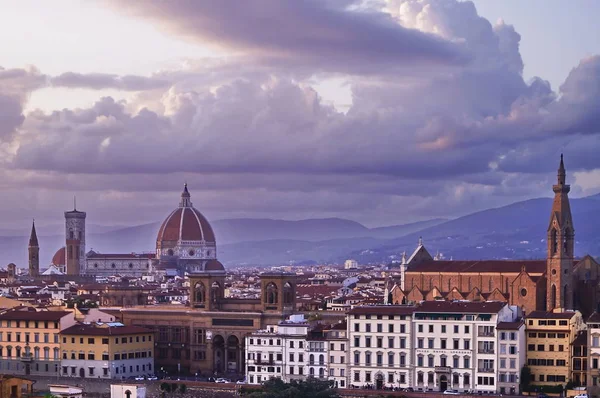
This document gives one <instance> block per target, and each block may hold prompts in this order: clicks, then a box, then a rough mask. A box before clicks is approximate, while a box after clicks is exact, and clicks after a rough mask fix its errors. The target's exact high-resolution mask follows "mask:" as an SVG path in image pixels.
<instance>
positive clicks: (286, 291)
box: [283, 282, 294, 304]
mask: <svg viewBox="0 0 600 398" xmlns="http://www.w3.org/2000/svg"><path fill="white" fill-rule="evenodd" d="M293 295H294V289H293V288H292V284H291V283H289V282H286V283H285V285H283V303H284V304H291V303H293V302H294V296H293Z"/></svg>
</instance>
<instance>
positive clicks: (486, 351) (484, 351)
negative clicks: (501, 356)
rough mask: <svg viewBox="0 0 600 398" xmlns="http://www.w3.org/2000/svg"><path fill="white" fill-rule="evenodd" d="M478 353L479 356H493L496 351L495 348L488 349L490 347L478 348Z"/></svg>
mask: <svg viewBox="0 0 600 398" xmlns="http://www.w3.org/2000/svg"><path fill="white" fill-rule="evenodd" d="M477 353H478V354H493V353H494V349H493V348H488V347H483V348H478V349H477Z"/></svg>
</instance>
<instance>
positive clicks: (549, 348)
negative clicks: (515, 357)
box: [525, 311, 585, 386]
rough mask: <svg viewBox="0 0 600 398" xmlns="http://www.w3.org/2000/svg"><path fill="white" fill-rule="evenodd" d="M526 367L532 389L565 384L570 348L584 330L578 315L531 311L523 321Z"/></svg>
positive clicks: (567, 377) (569, 312) (576, 312)
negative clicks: (537, 386)
mask: <svg viewBox="0 0 600 398" xmlns="http://www.w3.org/2000/svg"><path fill="white" fill-rule="evenodd" d="M525 327H526V339H527V366H528V367H529V369H530V370H531V383H532V384H533V385H539V386H542V385H556V384H566V383H567V382H569V381H570V377H571V344H572V343H573V341H574V340H575V338H576V337H577V335H578V333H579V332H580V331H581V330H582V329H584V328H585V324H584V323H583V319H582V317H581V313H580V312H579V311H557V312H546V311H533V312H531V313H530V314H529V315H527V317H526V319H525Z"/></svg>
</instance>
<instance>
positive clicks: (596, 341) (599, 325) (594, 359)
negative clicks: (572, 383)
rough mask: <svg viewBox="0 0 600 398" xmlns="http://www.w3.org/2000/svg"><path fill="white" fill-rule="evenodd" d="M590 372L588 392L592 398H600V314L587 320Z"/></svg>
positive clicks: (588, 374) (595, 313)
mask: <svg viewBox="0 0 600 398" xmlns="http://www.w3.org/2000/svg"><path fill="white" fill-rule="evenodd" d="M587 342H588V370H587V379H586V382H587V391H588V395H589V396H590V397H592V398H598V397H600V314H598V313H597V312H594V313H593V314H592V315H590V317H589V318H588V319H587Z"/></svg>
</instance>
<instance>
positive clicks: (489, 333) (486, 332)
mask: <svg viewBox="0 0 600 398" xmlns="http://www.w3.org/2000/svg"><path fill="white" fill-rule="evenodd" d="M477 336H479V337H494V331H493V330H480V331H478V332H477Z"/></svg>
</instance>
